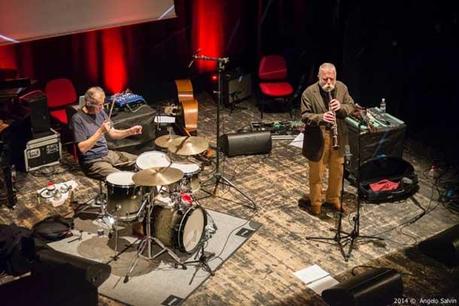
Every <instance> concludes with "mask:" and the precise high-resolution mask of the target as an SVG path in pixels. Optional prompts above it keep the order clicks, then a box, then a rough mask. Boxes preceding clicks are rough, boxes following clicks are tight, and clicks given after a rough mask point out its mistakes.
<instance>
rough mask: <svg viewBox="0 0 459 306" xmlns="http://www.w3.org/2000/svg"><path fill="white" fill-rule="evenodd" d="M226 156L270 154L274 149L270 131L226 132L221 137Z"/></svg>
mask: <svg viewBox="0 0 459 306" xmlns="http://www.w3.org/2000/svg"><path fill="white" fill-rule="evenodd" d="M220 142H221V144H222V151H223V153H225V155H226V156H229V157H232V156H237V155H252V154H268V153H270V152H271V149H272V139H271V133H270V132H266V131H263V132H250V133H237V134H236V133H233V134H225V135H222V136H221V138H220Z"/></svg>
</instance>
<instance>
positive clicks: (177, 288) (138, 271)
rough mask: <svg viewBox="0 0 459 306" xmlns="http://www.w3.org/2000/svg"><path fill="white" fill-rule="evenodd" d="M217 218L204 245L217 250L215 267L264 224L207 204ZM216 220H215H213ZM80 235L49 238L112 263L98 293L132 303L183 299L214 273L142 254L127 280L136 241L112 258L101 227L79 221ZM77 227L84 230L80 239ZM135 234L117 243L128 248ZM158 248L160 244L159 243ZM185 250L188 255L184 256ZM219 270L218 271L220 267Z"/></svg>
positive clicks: (56, 245)
mask: <svg viewBox="0 0 459 306" xmlns="http://www.w3.org/2000/svg"><path fill="white" fill-rule="evenodd" d="M207 212H208V214H209V215H210V216H211V217H212V218H213V219H214V221H215V224H216V226H217V230H216V232H215V233H214V234H212V237H211V238H210V239H209V241H208V242H207V244H206V247H205V251H206V254H207V253H208V252H211V253H215V254H216V256H215V257H213V258H211V259H210V260H209V262H208V264H209V266H210V268H211V269H212V271H215V270H216V269H217V268H218V267H219V266H220V265H222V264H223V262H224V261H225V260H226V259H228V258H229V257H230V256H231V255H232V254H233V253H234V252H235V251H236V250H237V249H238V248H239V247H240V246H241V245H242V244H244V243H245V242H246V241H247V240H248V239H249V238H250V236H251V235H252V234H253V233H254V232H255V231H256V230H257V229H258V228H259V227H260V224H258V223H256V222H253V221H250V222H249V221H247V220H244V219H241V218H238V217H234V216H230V215H227V214H223V213H219V212H215V211H211V210H207ZM208 223H211V222H208ZM75 227H76V229H77V231H76V235H74V236H73V237H69V238H66V239H64V240H61V241H57V242H53V243H50V244H49V246H50V247H52V248H54V249H55V250H57V251H60V252H63V253H69V254H73V255H77V256H80V257H85V258H89V259H92V260H94V261H98V262H105V263H109V264H110V266H111V267H112V274H111V275H110V277H109V278H108V279H107V280H106V281H105V282H104V283H103V284H102V285H101V286H100V287H99V293H100V294H103V295H105V296H107V297H110V298H112V299H115V300H118V301H120V302H122V303H125V304H129V305H179V304H181V303H182V302H183V300H184V299H186V298H187V297H188V296H189V295H190V294H191V293H192V292H193V291H194V290H195V289H196V288H198V287H199V286H200V285H201V284H202V283H204V281H206V280H207V279H208V278H209V276H210V274H209V273H208V272H206V271H205V270H204V269H203V268H202V267H201V266H199V265H191V264H190V265H187V269H186V270H183V269H181V268H176V267H175V264H174V261H173V260H172V259H171V257H170V256H168V255H167V253H165V254H162V255H161V256H159V257H158V258H156V259H153V260H146V259H144V258H142V257H140V260H139V262H138V264H137V265H136V267H135V269H134V271H133V273H132V277H130V278H129V281H128V282H127V283H125V282H124V278H125V277H124V276H125V275H126V273H127V271H128V268H129V265H130V263H131V260H132V258H133V257H135V255H136V249H135V248H134V247H131V248H129V249H128V250H127V251H126V252H124V253H123V254H121V256H120V257H119V259H118V260H116V261H112V256H113V255H114V242H113V240H114V239H111V240H109V239H108V237H107V236H98V235H97V233H96V232H95V231H96V230H97V227H96V226H95V225H94V224H93V223H92V222H91V221H89V220H85V221H81V220H79V219H77V220H76V221H75ZM78 230H84V232H83V234H82V238H81V240H80V239H78V237H79V236H80V234H79V233H78ZM134 240H135V238H133V237H131V236H122V237H120V239H119V243H118V249H123V248H125V247H126V246H128V245H129V243H131V242H133V241H134ZM154 250H159V248H156V247H155V248H154ZM176 253H177V254H178V255H179V256H180V258H181V259H182V260H183V259H188V260H195V256H194V255H191V256H190V255H186V254H183V253H180V252H176ZM184 255H186V256H184ZM216 273H218V271H217V272H216Z"/></svg>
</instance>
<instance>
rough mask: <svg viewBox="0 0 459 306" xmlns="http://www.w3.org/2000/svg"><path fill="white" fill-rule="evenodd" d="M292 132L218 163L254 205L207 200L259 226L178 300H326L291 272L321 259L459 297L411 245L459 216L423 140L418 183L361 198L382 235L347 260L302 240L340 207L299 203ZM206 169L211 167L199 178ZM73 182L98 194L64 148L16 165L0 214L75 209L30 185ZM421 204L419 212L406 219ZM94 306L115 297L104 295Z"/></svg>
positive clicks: (230, 124) (370, 231) (22, 216)
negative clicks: (51, 160)
mask: <svg viewBox="0 0 459 306" xmlns="http://www.w3.org/2000/svg"><path fill="white" fill-rule="evenodd" d="M199 100H200V105H199V107H200V109H199V127H198V134H199V135H200V136H206V137H208V138H209V139H210V141H211V143H215V139H216V137H215V133H216V120H215V119H216V107H215V104H214V103H212V102H211V101H210V98H209V97H208V96H202V97H200V98H199ZM240 106H243V107H246V109H236V110H235V111H234V112H232V113H231V114H230V112H229V110H228V109H224V110H223V111H222V116H221V119H222V130H223V131H224V133H229V132H234V131H236V130H238V129H240V128H242V127H243V126H245V125H248V124H250V122H252V121H260V117H259V112H258V110H257V109H256V108H255V106H254V102H253V101H252V100H248V101H246V102H244V103H242V104H240ZM281 120H289V115H288V113H267V114H265V118H264V121H281ZM289 142H290V141H289V140H274V141H273V150H272V152H271V154H270V155H252V156H241V157H233V158H224V159H223V161H222V170H223V173H224V175H225V176H226V177H228V178H230V179H231V180H232V181H233V182H234V184H236V185H237V186H238V187H239V188H241V189H242V190H243V191H244V192H245V193H247V194H248V195H249V196H250V197H251V198H252V199H253V200H254V201H255V202H256V204H257V207H258V209H257V210H256V211H255V210H252V209H250V208H248V207H246V206H244V205H243V204H241V203H240V200H242V199H241V198H240V196H238V194H237V193H235V192H233V191H232V190H230V189H227V188H219V189H218V197H215V198H208V199H205V200H203V201H202V205H203V206H204V207H205V208H208V209H212V210H216V211H221V212H225V213H228V214H231V215H235V216H239V217H242V218H246V219H250V220H253V221H256V222H259V223H261V224H262V227H261V228H260V229H259V230H258V231H257V232H256V233H255V234H254V235H253V237H252V238H251V239H250V240H249V241H248V242H247V243H245V244H244V245H243V246H242V247H241V248H240V249H239V250H238V251H237V252H236V253H235V254H234V255H233V256H232V257H230V259H229V260H228V261H226V262H225V263H224V264H223V265H222V267H221V268H220V269H219V270H217V271H216V275H215V276H213V277H211V278H210V279H208V280H207V281H206V282H205V283H204V285H202V286H201V287H200V288H198V290H197V291H196V292H194V293H193V294H192V295H191V296H190V297H189V298H188V299H187V300H186V301H185V302H184V305H325V303H324V302H323V300H322V299H321V298H320V296H318V295H316V294H315V293H314V292H313V291H312V290H310V289H308V288H307V287H306V285H305V284H304V283H302V282H301V281H300V280H299V279H297V278H296V277H295V276H294V274H293V273H294V272H295V271H298V270H301V269H303V268H305V267H307V266H310V265H313V264H317V265H319V266H321V267H322V268H323V269H325V270H326V271H328V272H330V273H331V275H332V276H333V277H335V278H336V279H338V280H339V281H342V280H345V279H347V278H349V277H351V276H352V275H351V272H352V270H353V268H354V271H355V272H357V273H360V272H363V271H365V270H366V269H367V267H368V266H374V267H390V268H394V269H396V270H398V271H399V272H401V273H402V279H403V283H404V295H405V296H407V297H414V298H416V299H419V298H420V297H425V298H429V297H438V298H440V297H445V298H447V297H454V296H455V297H458V296H459V288H458V284H459V281H458V280H459V277H458V276H459V273H458V270H457V269H448V268H446V267H445V266H443V265H442V264H440V263H437V262H436V261H434V260H433V259H431V258H429V257H426V256H425V255H423V254H421V253H420V252H419V251H418V250H417V248H416V245H417V244H418V243H419V242H421V241H423V240H425V239H426V238H427V237H430V236H432V235H434V234H436V233H438V232H440V231H443V230H445V229H447V228H449V227H451V226H453V225H455V224H457V223H458V222H459V216H458V214H457V213H456V214H454V213H453V212H451V211H450V210H448V209H447V207H445V206H444V205H442V204H439V203H438V202H437V201H436V200H437V198H438V192H437V189H436V186H435V185H434V181H433V179H432V178H430V177H428V176H427V175H426V169H429V168H430V161H429V159H428V158H426V157H425V156H426V154H425V153H424V151H425V150H424V148H423V146H422V145H417V144H414V143H410V142H407V144H405V149H404V158H405V159H406V160H408V161H409V162H410V163H411V164H412V165H413V166H414V167H415V170H416V173H417V175H418V176H419V180H420V190H419V192H418V193H416V194H415V195H414V196H413V199H410V198H409V199H407V200H404V201H401V202H397V203H383V204H380V205H374V204H363V205H362V209H361V220H360V223H361V228H360V232H361V234H362V235H372V236H378V237H381V238H384V240H383V241H382V242H374V241H372V242H365V241H364V240H358V243H357V245H356V248H355V249H354V250H353V251H352V254H351V255H352V256H351V258H350V260H349V261H347V262H346V261H344V259H343V257H342V255H341V253H340V251H339V249H338V247H337V245H336V244H333V243H332V244H327V243H321V242H317V241H309V240H306V239H305V237H306V236H308V235H313V236H325V237H332V236H333V232H332V231H331V229H333V228H335V224H336V218H337V216H336V214H335V213H334V212H333V211H332V210H327V209H325V214H324V215H323V216H322V217H321V218H318V217H315V216H312V215H310V214H309V213H307V212H306V211H304V210H302V209H300V208H299V207H298V199H299V198H300V197H301V196H302V195H303V193H308V184H307V174H308V166H307V162H306V159H305V158H304V157H302V156H301V150H300V149H299V148H296V147H293V146H290V145H289ZM211 172H212V169H211V168H210V167H207V168H206V169H205V170H204V171H203V173H202V177H203V178H204V177H205V176H206V175H208V174H209V173H211ZM71 179H73V180H76V181H77V182H78V184H79V187H78V189H77V190H76V191H75V200H77V201H78V202H80V203H82V202H84V201H86V200H88V199H89V198H91V197H92V196H94V195H95V194H96V192H97V191H98V184H97V182H96V181H94V180H91V179H88V178H86V177H85V176H84V175H83V173H82V172H81V171H80V170H79V168H78V164H77V163H75V162H74V161H73V160H72V159H71V158H70V156H69V155H66V156H65V159H64V161H63V162H62V163H61V165H59V166H57V167H53V168H52V169H47V168H45V169H41V170H38V171H35V172H34V173H29V174H25V173H18V178H17V187H18V205H17V207H16V209H15V210H8V209H7V208H5V207H1V208H0V222H2V223H11V222H16V223H17V224H18V225H22V226H26V227H31V226H32V225H33V224H34V223H36V222H38V221H39V220H41V219H43V218H45V217H46V216H48V215H50V214H56V213H58V214H62V215H71V214H72V209H71V207H70V205H68V204H64V205H63V206H61V207H58V208H52V207H51V205H49V204H47V203H45V202H43V201H41V202H40V203H38V201H37V197H36V190H37V189H39V188H42V187H44V186H46V183H47V182H48V181H50V180H51V181H54V182H55V183H59V182H64V181H68V180H71ZM345 186H346V188H345V202H346V206H347V207H348V208H349V210H350V214H348V215H347V216H345V218H344V220H343V224H344V229H345V230H349V229H350V228H351V222H352V219H353V216H354V215H355V203H356V196H355V194H356V190H355V188H353V187H352V186H350V185H349V184H348V183H346V184H345ZM423 211H426V213H425V215H424V216H423V217H422V218H420V219H419V220H417V221H416V222H413V223H410V221H411V220H414V219H416V218H417V216H419V215H420V214H421V213H423ZM100 305H118V303H117V302H115V301H111V300H109V299H107V298H105V297H101V298H100Z"/></svg>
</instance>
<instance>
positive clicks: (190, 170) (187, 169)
mask: <svg viewBox="0 0 459 306" xmlns="http://www.w3.org/2000/svg"><path fill="white" fill-rule="evenodd" d="M171 168H175V169H179V170H182V172H183V173H184V174H185V175H188V176H191V175H195V174H197V173H199V172H200V171H201V169H200V168H199V165H198V164H195V163H192V162H173V163H172V165H171Z"/></svg>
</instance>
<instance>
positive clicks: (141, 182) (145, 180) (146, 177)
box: [132, 167, 183, 187]
mask: <svg viewBox="0 0 459 306" xmlns="http://www.w3.org/2000/svg"><path fill="white" fill-rule="evenodd" d="M182 178H183V172H182V170H180V169H175V168H170V167H161V168H149V169H145V170H142V171H139V172H137V173H136V174H134V175H133V176H132V180H133V181H134V184H136V185H137V186H149V187H154V186H164V185H170V184H172V183H175V182H178V181H179V180H181V179H182Z"/></svg>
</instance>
